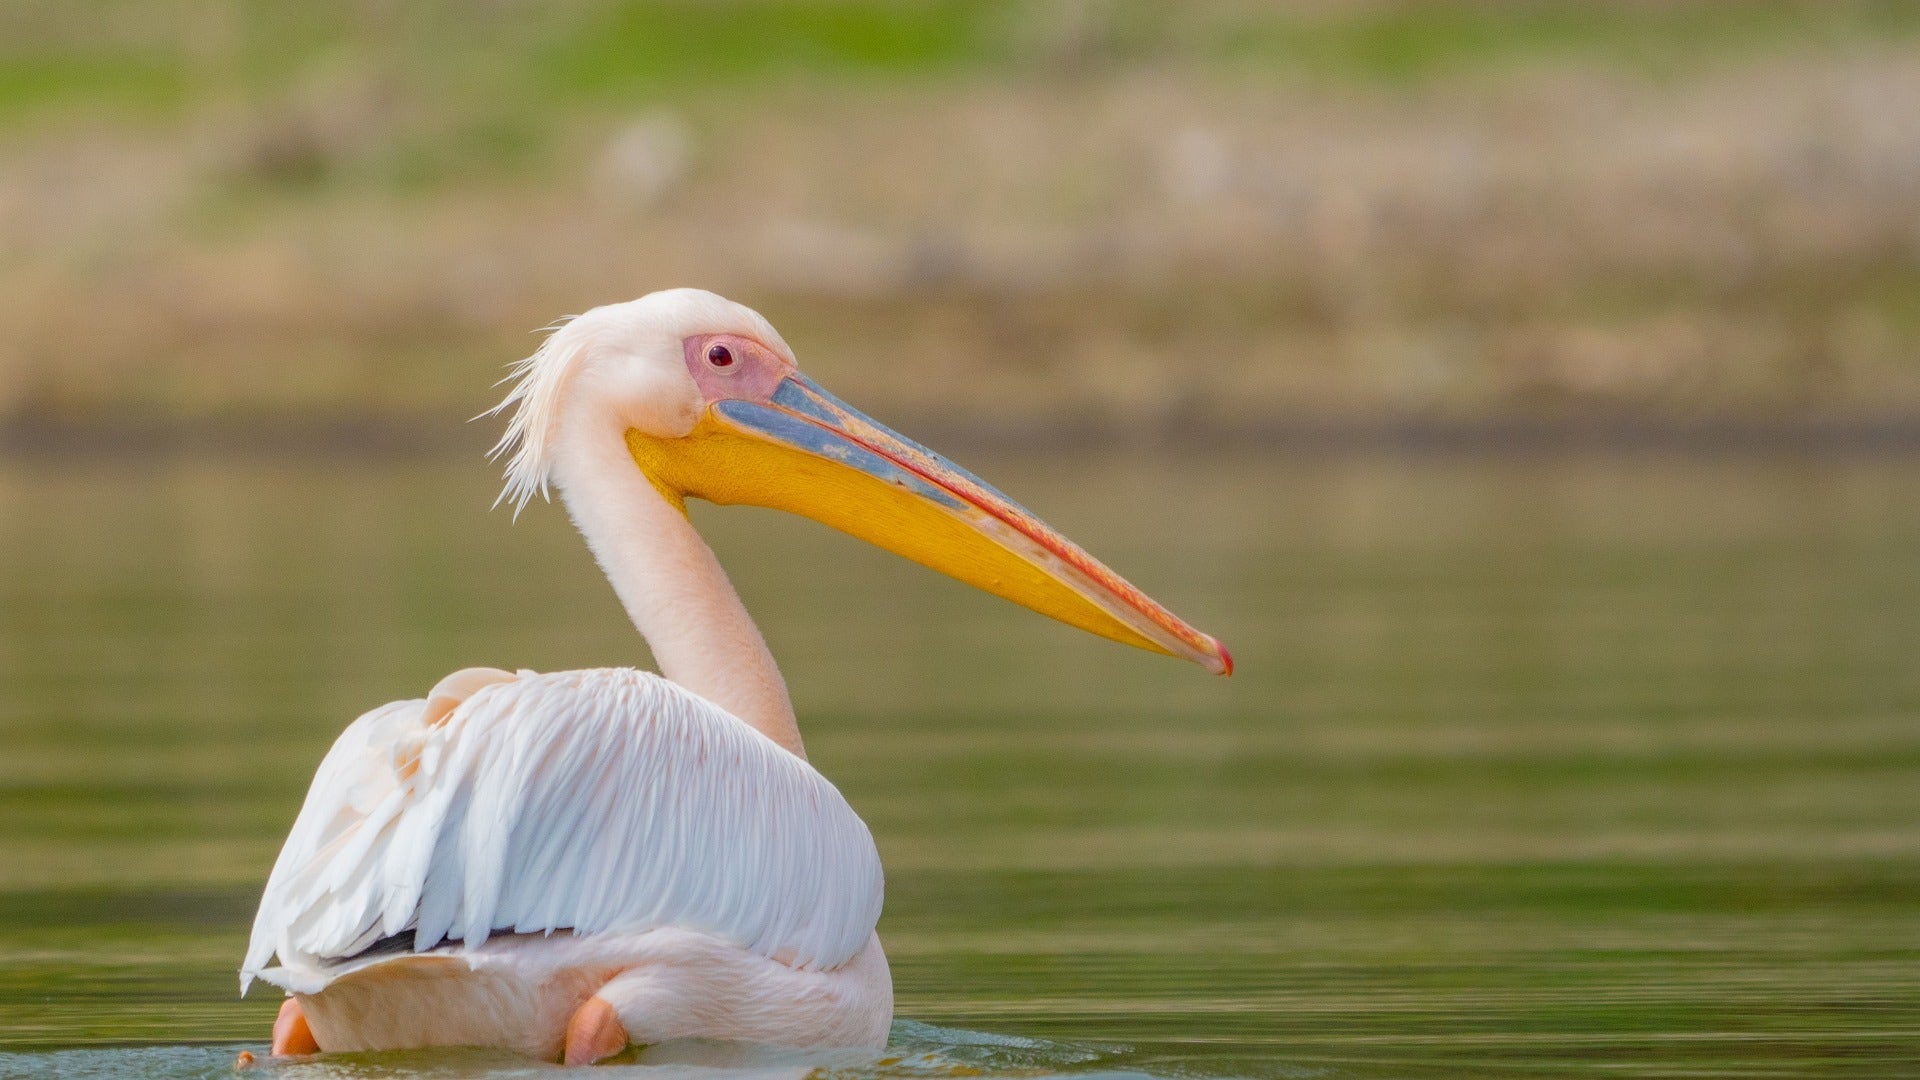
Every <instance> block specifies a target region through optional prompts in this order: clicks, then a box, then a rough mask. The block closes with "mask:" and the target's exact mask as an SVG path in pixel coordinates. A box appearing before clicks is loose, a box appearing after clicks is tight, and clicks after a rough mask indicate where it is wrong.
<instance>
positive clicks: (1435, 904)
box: [0, 453, 1920, 1078]
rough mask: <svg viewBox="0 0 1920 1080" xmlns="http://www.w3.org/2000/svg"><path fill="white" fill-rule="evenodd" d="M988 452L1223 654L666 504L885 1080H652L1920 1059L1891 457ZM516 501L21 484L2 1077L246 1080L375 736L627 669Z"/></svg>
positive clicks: (389, 491) (1906, 593) (873, 1069)
mask: <svg viewBox="0 0 1920 1080" xmlns="http://www.w3.org/2000/svg"><path fill="white" fill-rule="evenodd" d="M966 463H967V464H968V465H970V466H975V467H977V471H979V472H981V473H982V474H983V475H985V476H986V477H987V478H988V479H989V480H991V481H993V482H994V483H996V485H998V486H1000V487H1002V488H1003V489H1004V490H1007V491H1008V492H1009V493H1010V494H1012V495H1014V496H1015V497H1016V498H1020V499H1022V500H1023V501H1025V502H1026V503H1028V505H1030V506H1032V507H1033V508H1034V509H1036V510H1037V511H1039V512H1040V513H1041V514H1042V516H1044V517H1046V518H1048V519H1049V520H1051V521H1052V522H1053V523H1054V524H1056V525H1058V526H1060V527H1061V528H1062V529H1063V531H1065V532H1066V533H1067V534H1068V535H1070V536H1073V537H1075V538H1076V539H1079V540H1081V541H1082V542H1084V543H1085V544H1086V545H1087V546H1088V547H1089V548H1090V549H1092V550H1093V551H1094V552H1095V553H1096V554H1098V555H1100V556H1102V557H1103V558H1105V559H1107V560H1108V561H1109V562H1111V563H1112V564H1113V565H1114V566H1115V567H1116V568H1117V569H1119V570H1120V571H1121V572H1122V573H1125V574H1127V575H1128V576H1130V577H1132V578H1133V579H1134V580H1135V581H1136V582H1137V583H1138V584H1140V585H1142V586H1143V587H1144V588H1146V589H1147V590H1148V591H1149V592H1150V593H1152V594H1154V595H1155V596H1157V597H1158V598H1160V599H1162V600H1164V601H1166V602H1167V603H1168V604H1169V605H1170V606H1172V607H1173V608H1174V609H1175V610H1176V611H1178V612H1180V613H1181V614H1182V615H1184V616H1186V617H1188V618H1189V619H1190V620H1192V621H1193V622H1195V623H1196V624H1198V625H1199V626H1201V627H1202V628H1203V629H1205V630H1208V631H1211V632H1213V633H1216V634H1218V635H1219V636H1220V637H1222V638H1223V639H1224V640H1226V641H1227V642H1228V644H1229V645H1230V646H1231V647H1232V648H1233V651H1234V654H1235V658H1236V660H1237V662H1238V674H1237V675H1236V676H1235V678H1233V679H1232V680H1220V679H1213V678H1209V677H1207V676H1206V675H1204V674H1203V673H1201V672H1200V671H1199V670H1198V669H1197V668H1192V667H1189V666H1186V665H1182V664H1180V663H1178V662H1175V661H1172V660H1167V659H1164V658H1159V657H1154V656H1150V655H1147V654H1144V653H1139V652H1135V651H1133V650H1129V649H1125V648H1123V647H1120V646H1116V645H1112V644H1110V643H1107V642H1103V641H1099V640H1096V639H1093V638H1090V637H1087V636H1086V635H1082V634H1079V633H1077V632H1075V631H1072V630H1070V629H1067V628H1064V627H1060V626H1057V625H1054V624H1051V623H1048V622H1045V621H1043V620H1041V619H1039V618H1038V617H1035V616H1031V615H1029V614H1027V613H1025V612H1022V611H1020V610H1018V609H1016V608H1013V607H1012V606H1010V605H1007V604H1005V603H1004V602H1002V601H998V600H995V599H993V598H990V597H986V596H982V595H978V594H975V593H972V592H970V591H968V590H966V589H965V588H964V587H961V586H958V585H956V584H953V583H951V582H948V581H946V580H944V579H941V578H938V577H935V576H934V575H932V574H930V573H928V572H926V571H924V570H921V569H920V568H918V567H915V566H912V565H910V564H907V563H904V562H902V561H899V560H896V559H893V558H892V557H890V556H886V555H884V554H882V553H879V552H874V551H870V550H868V549H865V548H864V547H862V546H860V545H858V544H857V543H855V542H853V541H849V540H846V539H844V538H842V537H839V536H838V535H836V534H833V533H830V532H828V531H826V530H824V529H821V528H819V527H817V526H814V525H812V524H810V523H806V522H801V521H796V520H793V519H788V518H785V517H782V516H779V515H776V514H772V513H770V512H763V511H752V510H719V509H711V508H707V509H703V510H699V511H696V519H697V521H698V522H699V523H700V524H701V526H702V528H703V529H705V530H707V531H708V533H709V535H710V536H711V537H712V538H713V540H714V542H715V545H716V547H717V548H718V549H719V550H720V553H721V555H722V558H723V559H724V560H725V562H726V563H727V565H728V567H729V568H730V570H731V571H732V572H733V574H734V576H735V579H736V582H737V583H738V584H739V586H740V588H741V591H742V592H743V594H744V595H745V596H746V598H747V601H748V604H749V606H750V608H751V609H752V610H753V611H754V612H755V614H756V616H757V617H759V618H760V620H761V621H762V624H763V626H764V628H765V629H766V631H767V635H768V637H769V640H770V641H771V643H772V646H773V648H774V651H775V654H776V655H777V656H778V657H779V658H780V660H781V662H782V664H783V666H784V668H785V670H786V672H787V675H788V678H789V680H790V682H791V683H792V686H793V690H794V696H795V700H796V704H797V705H798V707H799V709H800V711H801V715H802V725H803V729H804V731H805V735H806V738H807V741H808V746H809V749H810V751H811V754H812V757H813V760H814V762H815V763H816V764H817V765H818V766H819V768H820V769H821V770H822V771H823V772H824V773H826V775H827V776H828V777H830V778H831V779H833V780H834V781H835V782H836V783H838V784H839V785H840V786H841V787H842V789H843V790H844V791H845V792H846V793H847V795H848V797H849V798H850V799H851V800H852V802H853V804H854V806H855V807H856V808H857V809H858V810H859V811H860V812H861V814H862V815H863V816H864V817H865V818H866V820H867V821H868V823H869V824H870V825H871V826H872V827H873V830H874V833H875V836H876V838H877V840H878V842H879V845H880V848H881V853H882V856H883V858H884V859H885V861H886V864H887V869H888V898H887V911H886V915H885V918H884V920H883V922H882V926H881V933H882V936H883V939H884V940H885V942H886V944H887V947H888V952H889V954H890V956H891V957H892V961H893V969H894V978H895V984H896V989H897V994H898V1015H899V1016H900V1017H901V1018H902V1021H901V1022H900V1024H898V1025H897V1026H896V1030H895V1046H894V1047H893V1048H892V1049H891V1050H890V1051H889V1053H888V1055H886V1056H884V1057H880V1058H875V1057H871V1056H866V1057H862V1056H858V1055H855V1056H844V1055H842V1056H836V1055H825V1056H806V1055H801V1056H793V1055H787V1056H781V1055H777V1054H776V1055H761V1056H751V1055H749V1056H744V1057H743V1056H740V1055H742V1054H744V1053H745V1052H744V1051H740V1050H737V1049H726V1048H713V1047H691V1048H686V1047H683V1048H673V1047H667V1048H658V1049H656V1050H655V1051H651V1052H650V1054H651V1055H652V1056H651V1057H649V1058H647V1059H646V1060H644V1061H641V1062H638V1063H634V1064H633V1066H632V1067H634V1068H637V1069H641V1070H643V1071H644V1074H645V1075H650V1076H656V1077H661V1078H665V1077H668V1076H671V1075H674V1074H677V1073H681V1072H686V1071H688V1070H694V1071H697V1072H699V1074H700V1075H703V1076H712V1075H715V1074H714V1073H712V1072H711V1071H708V1070H710V1069H711V1068H713V1067H717V1066H725V1067H728V1068H733V1069H738V1070H741V1075H742V1076H745V1075H748V1074H756V1075H759V1074H765V1075H774V1074H778V1075H800V1074H803V1073H806V1072H809V1071H813V1070H822V1071H823V1073H824V1075H849V1076H852V1075H882V1076H905V1075H913V1076H925V1075H940V1076H958V1075H979V1074H986V1075H1021V1076H1028V1075H1042V1074H1049V1073H1128V1074H1136V1075H1137V1074H1150V1075H1153V1076H1157V1077H1188V1076H1223V1077H1224V1076H1238V1077H1263V1078H1265V1077H1275V1078H1277V1077H1301V1076H1327V1077H1388V1076H1436V1077H1439V1076H1485V1075H1489V1074H1510V1075H1529V1076H1533V1075H1567V1076H1574V1075H1578V1076H1593V1075H1601V1074H1605V1075H1611V1076H1619V1075H1626V1076H1635V1077H1652V1076H1675V1075H1683V1074H1684V1075H1689V1076H1728V1077H1732V1076H1743V1077H1744V1076H1772V1075H1779V1076H1788V1075H1806V1074H1808V1073H1834V1074H1841V1073H1844V1074H1848V1075H1887V1076H1893V1075H1903V1074H1912V1073H1913V1072H1915V1071H1920V664H1916V663H1915V657H1916V655H1920V649H1917V648H1916V647H1917V646H1920V574H1917V573H1916V572H1915V571H1916V568H1917V567H1920V468H1917V467H1916V463H1915V462H1914V461H1911V460H1908V459H1901V458H1891V459H1884V460H1874V459H1832V460H1820V461H1794V460H1785V459H1781V460H1775V459H1766V458H1739V457H1735V458H1726V459H1716V460H1711V461H1696V462H1687V461H1675V460H1668V459H1664V458H1658V457H1629V458H1623V459H1618V460H1580V459H1556V460H1552V461H1546V462H1520V461H1511V460H1499V459H1456V460H1447V461H1425V462H1423V461H1414V460H1406V459H1383V460H1371V459H1338V460H1329V461H1319V462H1305V463H1300V462H1287V461H1284V460H1282V459H1280V458H1277V457H1264V458H1263V457H1260V456H1258V455H1246V454H1238V453H1231V454H1230V453H1221V454H1209V455H1197V454H1196V455H1194V456H1191V457H1182V458H1176V459H1173V460H1166V459H1161V460H1155V461H1148V460H1135V459H1131V458H1125V457H1122V458H1119V459H1115V458H1113V457H1099V456H1085V457H1080V456H1072V455H1068V456H1059V455H1053V456H1048V457H1046V458H1044V459H1035V460H1024V461H1023V460H1017V459H1012V460H998V461H996V460H994V459H992V458H991V457H988V458H986V459H984V460H981V459H978V458H977V456H976V457H975V458H970V459H969V460H967V462H966ZM491 486H492V480H491V478H490V474H489V470H488V469H487V468H486V467H485V466H484V465H482V464H481V463H479V462H477V461H473V460H467V459H464V458H456V459H445V460H441V459H434V460H426V461H409V462H401V463H393V462H373V461H354V460H346V461H341V460H332V461H321V462H312V463H301V462H292V461H279V462H264V463H262V462H237V461H213V460H202V459H180V460H171V461H166V462H159V463H144V464H133V463H114V462H103V463H92V464H82V465H75V464H56V463H50V462H23V461H15V462H12V463H0V567H3V568H4V572H0V1076H9V1077H10V1076H15V1075H21V1076H88V1075H97V1076H160V1077H187V1076H223V1075H227V1070H228V1063H229V1062H230V1061H231V1060H232V1057H233V1054H234V1052H235V1051H236V1050H237V1049H238V1048H240V1047H242V1046H252V1047H255V1048H258V1047H259V1046H260V1044H261V1043H262V1042H263V1041H264V1039H265V1036H266V1031H267V1028H268V1025H269V1024H270V1020H271V1015H272V1011H273V1008H274V1004H275V1003H274V1002H273V1001H272V1000H271V999H269V998H266V997H258V998H255V999H250V1000H246V1001H242V1000H239V999H237V998H236V997H235V991H236V981H235V976H234V970H233V969H234V968H235V966H236V965H237V963H238V960H239V956H240V953H241V951H242V947H243V944H244V941H245V937H246V931H247V925H248V922H249V920H250V918H251V914H252V905H253V902H254V900H255V899H256V897H257V895H258V889H259V886H260V883H261V882H262V881H263V879H264V877H265V874H266V870H267V868H268V866H269V865H270V863H271V861H272V858H273V855H274V852H275V851H276V850H277V846H278V843H279V840H280V838H281V836H282V835H283V834H284V832H285V830H286V828H287V826H288V824H289V823H290V822H291V820H292V817H293V814H294V812H295V810H296V809H297V806H298V803H299V800H300V798H301V795H302V794H303V792H304V787H305V784H306V781H307V779H308V777H309V776H310V775H311V772H312V769H313V767H314V765H315V763H316V762H317V761H318V759H319V757H320V755H321V754H322V753H323V752H324V751H325V749H326V746H327V744H328V743H329V742H330V740H331V739H332V737H333V736H334V735H335V734H336V733H337V732H338V731H339V729H340V728H341V727H342V726H344V724H345V723H346V722H347V721H348V720H349V719H351V718H352V717H353V716H354V715H356V714H358V713H359V712H360V711H363V710H364V709H366V708H369V707H371V706H372V705H374V704H377V703H379V702H383V701H386V700H389V699H392V698H397V697H411V696H418V695H420V694H421V693H423V692H424V691H425V690H426V688H427V687H429V686H431V685H432V684H433V683H434V682H435V681H436V680H437V679H438V678H439V677H440V676H441V675H443V674H445V673H446V672H447V671H449V670H452V669H454V668H457V667H462V666H467V665H473V664H492V665H498V666H503V667H521V666H524V667H533V668H537V669H555V668H565V667H581V666H590V665H598V664H617V663H645V662H646V656H645V653H644V651H643V650H642V648H641V647H640V646H639V644H638V642H637V641H636V640H635V639H634V636H633V634H632V631H631V630H630V628H628V627H627V626H626V624H625V623H624V621H623V619H622V616H621V613H620V611H619V608H618V606H617V605H616V603H615V602H614V600H613V598H612V597H611V595H610V594H609V593H608V591H607V589H606V587H605V585H604V583H603V582H602V581H601V580H600V578H599V577H598V574H597V573H596V571H595V570H594V568H593V566H592V564H591V561H590V560H589V558H588V556H587V555H586V553H585V551H584V549H583V548H582V546H581V545H580V544H579V542H578V541H577V539H576V538H574V537H573V535H572V534H571V533H570V531H569V530H568V528H567V527H566V525H565V523H564V521H563V520H562V517H561V515H560V514H559V513H558V512H557V510H555V509H554V508H549V507H542V506H538V505H536V506H535V507H533V508H531V509H529V511H528V512H527V514H526V515H524V516H523V517H522V519H521V520H520V522H519V523H518V524H512V523H510V521H509V519H508V516H507V515H506V514H505V513H503V512H495V513H491V514H490V513H488V512H487V510H486V507H487V504H488V502H489V501H490V499H491V495H492V490H491ZM729 1055H732V1056H729ZM534 1068H538V1067H536V1066H529V1065H527V1064H525V1063H521V1062H516V1061H514V1060H512V1059H507V1058H501V1057H499V1056H498V1055H486V1054H478V1055H462V1054H455V1055H445V1054H442V1055H418V1054H415V1055H373V1056H368V1057H364V1058H346V1059H328V1060H322V1061H321V1062H319V1063H307V1064H302V1065H299V1066H297V1067H290V1068H288V1069H286V1070H284V1075H287V1076H318V1075H326V1076H401V1075H415V1074H419V1075H447V1076H451V1075H463V1076H464V1075H476V1074H481V1073H487V1074H491V1073H496V1072H499V1073H515V1072H524V1071H526V1070H529V1069H534ZM542 1071H544V1070H542Z"/></svg>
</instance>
